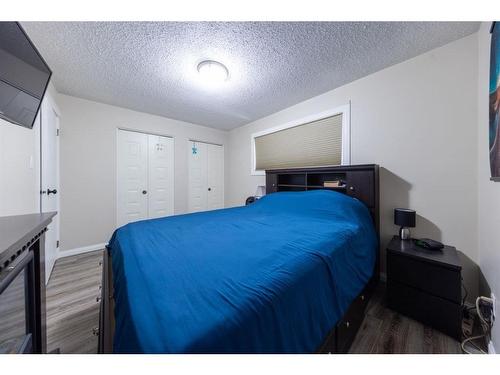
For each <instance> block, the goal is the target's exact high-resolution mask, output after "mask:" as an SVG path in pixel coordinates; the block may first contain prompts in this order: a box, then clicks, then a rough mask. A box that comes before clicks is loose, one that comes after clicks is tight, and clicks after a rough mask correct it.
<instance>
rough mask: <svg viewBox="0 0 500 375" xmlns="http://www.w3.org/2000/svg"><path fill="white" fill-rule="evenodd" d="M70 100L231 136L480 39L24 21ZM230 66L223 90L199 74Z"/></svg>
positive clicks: (267, 25)
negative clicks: (215, 65)
mask: <svg viewBox="0 0 500 375" xmlns="http://www.w3.org/2000/svg"><path fill="white" fill-rule="evenodd" d="M22 26H23V27H24V28H25V30H26V31H27V33H28V34H29V36H30V38H31V39H32V40H33V42H34V43H35V45H36V46H37V48H38V49H39V51H40V53H41V54H42V56H43V57H44V58H45V60H46V61H47V63H48V64H49V66H50V67H51V68H52V70H53V72H54V75H53V81H54V83H55V86H56V87H57V89H58V90H59V91H60V92H61V93H64V94H68V95H73V96H78V97H82V98H86V99H90V100H95V101H99V102H103V103H108V104H113V105H117V106H121V107H126V108H130V109H134V110H137V111H142V112H147V113H152V114H156V115H161V116H165V117H169V118H174V119H178V120H183V121H188V122H192V123H196V124H200V125H206V126H210V127H214V128H218V129H233V128H235V127H238V126H241V125H244V124H246V123H249V122H251V121H254V120H256V119H258V118H261V117H264V116H266V115H269V114H271V113H274V112H277V111H279V110H281V109H284V108H286V107H289V106H291V105H293V104H296V103H298V102H301V101H303V100H306V99H308V98H311V97H313V96H316V95H319V94H321V93H324V92H326V91H329V90H332V89H334V88H336V87H339V86H341V85H344V84H346V83H348V82H352V81H354V80H356V79H358V78H361V77H364V76H366V75H368V74H370V73H373V72H376V71H378V70H380V69H383V68H385V67H388V66H391V65H393V64H396V63H399V62H401V61H404V60H407V59H409V58H411V57H414V56H417V55H419V54H421V53H423V52H425V51H428V50H431V49H433V48H436V47H439V46H441V45H444V44H446V43H449V42H451V41H453V40H456V39H459V38H462V37H464V36H467V35H469V34H472V33H474V32H475V31H477V30H478V28H479V23H475V22H474V23H467V22H414V23H411V22H410V23H409V22H369V23H366V22H365V23H361V22H234V23H231V22H159V23H153V22H34V23H33V22H23V23H22ZM205 59H212V60H217V61H220V62H222V63H223V64H225V65H226V66H227V67H228V69H229V71H230V79H229V81H227V82H226V83H225V84H224V85H223V86H222V87H219V88H217V89H208V88H207V87H205V86H203V85H201V84H200V81H199V77H198V75H197V71H196V65H197V63H198V62H200V61H201V60H205Z"/></svg>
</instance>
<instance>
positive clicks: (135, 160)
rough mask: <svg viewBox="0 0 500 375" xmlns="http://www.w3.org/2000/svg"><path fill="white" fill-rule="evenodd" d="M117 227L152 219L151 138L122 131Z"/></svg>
mask: <svg viewBox="0 0 500 375" xmlns="http://www.w3.org/2000/svg"><path fill="white" fill-rule="evenodd" d="M116 163H117V181H116V183H117V202H116V204H117V210H116V212H117V218H116V221H117V227H121V226H122V225H125V224H127V223H130V222H132V221H137V220H143V219H147V218H148V199H147V198H148V197H147V189H148V135H147V134H143V133H137V132H132V131H126V130H118V144H117V161H116Z"/></svg>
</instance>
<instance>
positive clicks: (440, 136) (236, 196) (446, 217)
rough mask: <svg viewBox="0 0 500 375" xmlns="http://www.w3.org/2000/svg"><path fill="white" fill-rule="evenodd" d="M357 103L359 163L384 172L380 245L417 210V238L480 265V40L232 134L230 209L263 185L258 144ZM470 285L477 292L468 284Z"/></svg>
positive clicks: (354, 142) (354, 129) (354, 149)
mask: <svg viewBox="0 0 500 375" xmlns="http://www.w3.org/2000/svg"><path fill="white" fill-rule="evenodd" d="M349 101H350V102H351V133H352V138H351V154H352V159H351V162H352V164H363V163H377V164H379V165H380V166H381V167H382V168H383V169H382V170H381V176H380V177H381V181H380V195H381V215H380V216H381V234H382V235H381V242H382V245H385V244H386V243H387V241H388V239H389V238H390V236H392V235H393V234H395V233H397V228H396V227H395V226H394V225H393V208H395V207H400V206H402V207H410V208H413V209H415V210H416V211H417V214H418V215H419V217H418V219H417V227H416V228H415V230H414V231H413V233H414V234H415V235H416V236H426V237H431V238H436V239H438V240H442V241H443V242H445V243H447V244H451V245H454V246H456V247H457V248H458V249H459V250H461V251H462V252H464V253H465V254H467V256H468V257H470V258H471V259H473V260H475V261H477V259H478V251H477V181H476V177H477V130H476V123H477V36H476V35H472V36H469V37H467V38H464V39H461V40H458V41H456V42H453V43H451V44H448V45H445V46H443V47H441V48H438V49H435V50H433V51H430V52H428V53H426V54H424V55H420V56H418V57H416V58H414V59H411V60H408V61H406V62H403V63H401V64H398V65H395V66H392V67H390V68H387V69H385V70H382V71H379V72H377V73H375V74H372V75H370V76H367V77H365V78H362V79H360V80H358V81H355V82H353V83H350V84H348V85H345V86H343V87H340V88H338V89H335V90H332V91H329V92H327V93H325V94H323V95H320V96H317V97H314V98H312V99H310V100H307V101H304V102H302V103H299V104H297V105H295V106H293V107H290V108H287V109H285V110H283V111H281V112H278V113H275V114H273V115H270V116H268V117H265V118H262V119H260V120H258V121H255V122H253V123H251V124H249V125H246V126H244V127H241V128H237V129H235V130H233V131H231V132H230V142H229V145H230V147H229V154H230V155H231V158H230V159H229V160H228V166H227V168H228V173H229V175H230V181H231V183H230V184H229V186H227V188H226V204H227V205H228V206H231V205H241V204H243V202H244V201H245V198H246V197H247V196H249V195H253V194H254V192H255V189H256V187H257V186H258V185H264V181H265V179H264V177H260V176H251V175H250V155H251V152H250V135H251V134H252V133H254V132H256V131H261V130H264V129H266V128H270V127H273V126H276V125H280V124H282V123H286V122H289V121H292V120H294V119H297V118H301V117H304V116H307V115H311V114H314V113H318V112H321V111H325V110H327V109H331V108H335V107H338V106H341V105H344V104H346V103H349ZM466 278H467V279H468V285H470V288H471V289H475V288H476V287H477V284H476V283H475V281H474V280H471V278H472V277H471V275H468V274H467V275H466Z"/></svg>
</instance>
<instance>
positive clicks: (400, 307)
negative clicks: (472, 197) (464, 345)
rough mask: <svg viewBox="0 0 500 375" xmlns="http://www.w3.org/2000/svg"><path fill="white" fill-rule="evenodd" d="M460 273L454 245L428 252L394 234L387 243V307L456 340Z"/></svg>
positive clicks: (458, 335) (458, 334) (459, 328)
mask: <svg viewBox="0 0 500 375" xmlns="http://www.w3.org/2000/svg"><path fill="white" fill-rule="evenodd" d="M461 272H462V265H461V263H460V259H459V257H458V254H457V250H456V249H455V248H454V247H452V246H445V247H444V248H443V249H442V250H440V251H431V250H426V249H423V248H421V247H419V246H417V245H415V244H414V242H413V240H401V239H400V238H399V237H398V236H394V237H393V238H392V240H391V242H389V244H388V245H387V304H388V307H389V308H391V309H393V310H396V311H398V312H400V313H402V314H404V315H407V316H409V317H410V318H413V319H415V320H418V321H420V322H422V323H424V324H426V325H428V326H431V327H433V328H435V329H437V330H439V331H441V332H443V333H446V334H447V335H449V336H451V337H453V338H455V339H457V340H459V341H460V340H461V338H462V277H461Z"/></svg>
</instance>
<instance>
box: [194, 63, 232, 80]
mask: <svg viewBox="0 0 500 375" xmlns="http://www.w3.org/2000/svg"><path fill="white" fill-rule="evenodd" d="M198 73H199V74H200V77H201V78H202V79H203V81H205V82H206V83H208V84H212V85H217V84H220V83H222V82H224V81H226V80H227V79H228V77H229V71H228V70H227V68H226V67H225V66H224V65H223V64H221V63H220V62H217V61H213V60H205V61H202V62H201V63H199V64H198Z"/></svg>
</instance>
